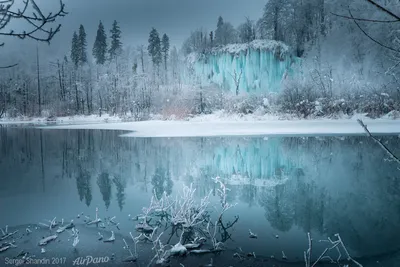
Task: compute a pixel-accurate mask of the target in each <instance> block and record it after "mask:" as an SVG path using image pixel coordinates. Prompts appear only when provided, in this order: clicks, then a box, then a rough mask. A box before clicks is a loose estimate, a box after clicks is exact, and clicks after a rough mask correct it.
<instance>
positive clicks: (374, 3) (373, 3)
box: [366, 0, 400, 20]
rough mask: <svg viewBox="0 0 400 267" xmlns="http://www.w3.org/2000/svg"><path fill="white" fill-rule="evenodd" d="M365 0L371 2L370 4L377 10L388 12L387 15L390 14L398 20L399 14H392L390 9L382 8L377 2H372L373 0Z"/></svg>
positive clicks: (399, 18)
mask: <svg viewBox="0 0 400 267" xmlns="http://www.w3.org/2000/svg"><path fill="white" fill-rule="evenodd" d="M366 1H367V2H369V3H371V4H372V5H374V6H376V7H377V8H378V9H379V10H381V11H383V12H385V13H386V14H388V15H389V16H391V17H393V18H395V19H397V20H400V16H397V15H396V14H394V13H393V12H392V11H390V10H388V9H386V8H384V7H383V6H381V5H379V4H378V3H376V2H374V1H372V0H366Z"/></svg>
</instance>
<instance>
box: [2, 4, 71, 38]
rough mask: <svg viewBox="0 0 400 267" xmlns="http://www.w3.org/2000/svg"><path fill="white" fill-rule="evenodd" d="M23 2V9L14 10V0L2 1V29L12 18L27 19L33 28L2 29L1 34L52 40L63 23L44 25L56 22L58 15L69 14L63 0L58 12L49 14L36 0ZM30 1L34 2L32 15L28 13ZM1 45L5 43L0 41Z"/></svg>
mask: <svg viewBox="0 0 400 267" xmlns="http://www.w3.org/2000/svg"><path fill="white" fill-rule="evenodd" d="M5 3H7V4H5ZM23 3H24V7H23V9H22V10H20V9H18V11H12V10H11V8H12V7H13V5H14V0H4V1H1V2H0V30H3V29H5V27H6V26H7V25H8V24H9V23H10V21H11V20H12V19H19V20H22V21H25V22H27V23H28V24H30V25H31V26H33V29H32V30H31V31H28V32H27V31H23V32H14V31H13V30H10V31H9V32H5V31H3V32H1V31H0V36H12V37H18V38H20V39H25V38H30V39H33V40H36V41H41V42H50V40H51V39H53V37H54V36H55V34H57V33H58V32H59V31H60V28H61V24H59V25H58V26H57V27H56V28H55V29H53V28H50V29H45V28H44V27H45V26H46V25H48V24H50V23H53V22H55V20H56V19H57V18H58V17H63V16H65V15H67V14H68V13H67V12H65V10H64V8H65V5H64V3H63V2H62V0H60V8H59V10H58V12H56V13H54V14H53V13H52V12H50V13H49V14H48V15H45V14H43V12H42V11H41V9H40V7H39V6H38V5H37V4H36V2H35V1H34V0H25V1H23ZM29 3H31V4H32V8H33V10H34V12H33V14H32V16H29V15H27V14H26V13H27V9H28V6H29ZM40 35H42V36H40ZM0 46H4V43H0Z"/></svg>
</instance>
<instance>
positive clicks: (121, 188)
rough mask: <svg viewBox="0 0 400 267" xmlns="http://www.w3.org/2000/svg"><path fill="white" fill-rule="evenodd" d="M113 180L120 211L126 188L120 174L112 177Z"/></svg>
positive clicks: (123, 202)
mask: <svg viewBox="0 0 400 267" xmlns="http://www.w3.org/2000/svg"><path fill="white" fill-rule="evenodd" d="M113 182H114V184H115V187H116V189H117V193H116V196H117V202H118V207H119V209H120V210H121V211H122V208H123V207H124V205H125V188H126V181H125V180H123V179H121V177H120V176H116V177H114V179H113Z"/></svg>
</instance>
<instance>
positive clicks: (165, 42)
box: [161, 34, 169, 81]
mask: <svg viewBox="0 0 400 267" xmlns="http://www.w3.org/2000/svg"><path fill="white" fill-rule="evenodd" d="M161 52H162V55H163V57H164V70H165V81H167V60H168V55H169V37H168V35H166V34H164V35H163V37H162V41H161Z"/></svg>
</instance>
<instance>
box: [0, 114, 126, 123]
mask: <svg viewBox="0 0 400 267" xmlns="http://www.w3.org/2000/svg"><path fill="white" fill-rule="evenodd" d="M121 121H122V119H121V118H120V117H117V116H110V115H108V114H104V115H102V116H101V117H99V116H98V115H88V116H85V115H76V116H69V117H57V118H55V120H54V121H48V120H47V118H43V117H42V118H41V117H34V118H31V117H17V118H11V119H10V118H2V119H0V124H44V123H46V124H47V123H55V124H57V125H62V124H87V123H107V122H121Z"/></svg>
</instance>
